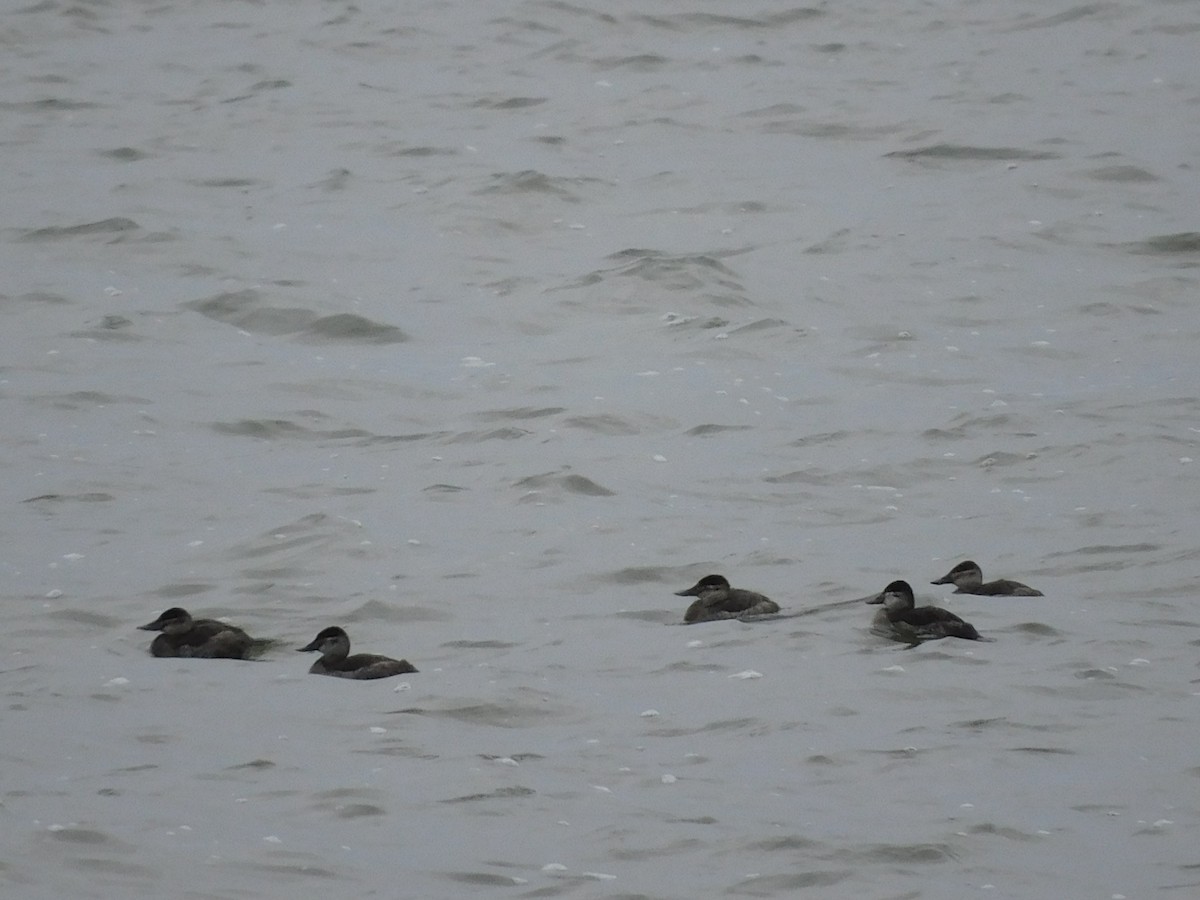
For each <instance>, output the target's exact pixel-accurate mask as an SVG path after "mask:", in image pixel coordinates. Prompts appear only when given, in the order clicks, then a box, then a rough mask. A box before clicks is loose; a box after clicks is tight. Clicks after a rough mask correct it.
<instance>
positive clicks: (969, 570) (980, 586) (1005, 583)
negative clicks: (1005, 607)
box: [930, 559, 1045, 597]
mask: <svg viewBox="0 0 1200 900" xmlns="http://www.w3.org/2000/svg"><path fill="white" fill-rule="evenodd" d="M930 583H931V584H952V585H954V587H955V591H954V593H956V594H983V595H985V596H989V597H991V596H1007V597H1043V596H1045V595H1044V594H1043V593H1042V592H1041V591H1035V590H1034V589H1033V588H1031V587H1030V586H1029V585H1027V584H1021V582H1019V581H1009V580H1008V579H1007V578H998V579H996V580H995V581H989V582H987V583H986V584H985V583H984V581H983V571H982V570H981V569H980V568H979V563H977V562H975V561H973V560H970V559H968V560H967V561H966V562H960V563H959V564H958V565H957V566H955V567H954V568H953V569H951V570H950V571H949V572H947V573H946V574H945V575H943V576H942V577H941V578H939V579H938V580H937V581H933V582H930Z"/></svg>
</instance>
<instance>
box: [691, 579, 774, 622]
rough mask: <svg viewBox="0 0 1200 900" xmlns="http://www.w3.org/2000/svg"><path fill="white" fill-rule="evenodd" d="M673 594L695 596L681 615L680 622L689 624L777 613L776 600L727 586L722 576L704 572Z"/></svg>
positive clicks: (727, 583)
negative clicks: (694, 599) (703, 574)
mask: <svg viewBox="0 0 1200 900" xmlns="http://www.w3.org/2000/svg"><path fill="white" fill-rule="evenodd" d="M675 596H676V597H696V598H698V599H697V600H696V601H695V602H694V603H692V605H691V606H689V607H688V608H687V612H685V613H684V614H683V621H684V622H687V623H689V624H691V623H695V622H712V621H715V620H717V619H737V618H741V617H742V616H766V615H770V614H771V613H777V612H779V604H778V603H776V602H775V601H773V600H770V599H768V598H766V597H764V596H763V595H762V594H756V593H755V592H754V591H743V590H741V589H739V588H734V587H730V586H729V582H728V581H727V580H726V579H725V577H724V576H723V575H705V576H704V577H703V578H701V579H700V580H699V581H697V582H696V583H695V584H694V585H692V586H691V587H690V588H688V589H687V590H686V591H676V592H675Z"/></svg>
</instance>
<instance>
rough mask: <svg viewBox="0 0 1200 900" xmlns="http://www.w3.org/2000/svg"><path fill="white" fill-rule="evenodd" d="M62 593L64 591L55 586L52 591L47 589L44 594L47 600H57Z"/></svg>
mask: <svg viewBox="0 0 1200 900" xmlns="http://www.w3.org/2000/svg"><path fill="white" fill-rule="evenodd" d="M62 595H63V592H62V591H60V590H58V589H57V588H55V589H54V590H52V591H46V593H45V594H44V595H43V596H45V598H46V599H47V600H57V599H58V598H59V597H61V596H62Z"/></svg>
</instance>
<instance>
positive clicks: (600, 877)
mask: <svg viewBox="0 0 1200 900" xmlns="http://www.w3.org/2000/svg"><path fill="white" fill-rule="evenodd" d="M583 877H584V878H595V879H596V880H597V881H615V880H616V877H617V876H616V875H609V874H608V873H607V872H584V873H583Z"/></svg>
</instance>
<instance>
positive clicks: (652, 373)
mask: <svg viewBox="0 0 1200 900" xmlns="http://www.w3.org/2000/svg"><path fill="white" fill-rule="evenodd" d="M661 374H662V372H656V371H654V369H647V370H646V371H645V372H638V376H639V377H641V378H653V377H654V376H655V375H661Z"/></svg>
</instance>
